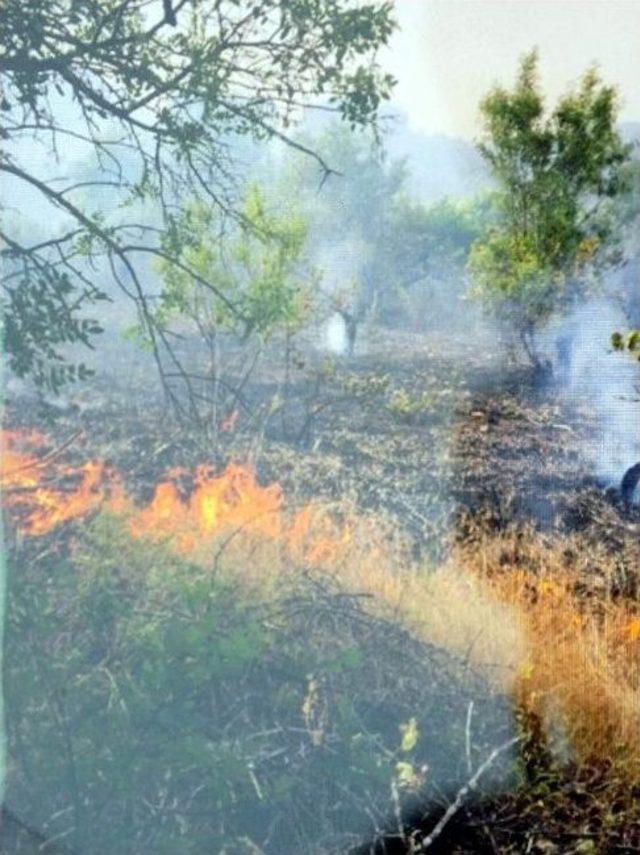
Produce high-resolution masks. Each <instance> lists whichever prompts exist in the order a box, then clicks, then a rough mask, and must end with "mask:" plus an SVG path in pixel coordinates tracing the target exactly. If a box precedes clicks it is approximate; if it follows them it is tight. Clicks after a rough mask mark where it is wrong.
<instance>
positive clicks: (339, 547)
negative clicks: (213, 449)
mask: <svg viewBox="0 0 640 855" xmlns="http://www.w3.org/2000/svg"><path fill="white" fill-rule="evenodd" d="M0 443H1V449H2V464H1V467H0V485H1V486H2V491H3V497H2V498H3V506H4V507H5V508H6V509H7V511H8V512H9V515H10V517H11V520H12V523H13V525H14V526H15V527H16V529H18V530H19V531H20V532H22V533H23V534H25V535H28V536H31V537H39V536H42V535H45V534H48V533H49V532H51V531H53V530H54V529H55V528H57V527H58V526H60V525H62V524H63V523H66V522H68V521H70V520H73V519H77V518H81V517H84V516H86V515H87V514H90V513H92V512H94V511H96V510H98V509H100V508H104V509H107V510H109V511H111V512H114V513H117V514H120V515H122V516H125V517H126V519H127V524H128V527H129V531H130V533H131V535H132V536H133V537H136V538H141V537H150V538H152V539H154V540H166V541H167V542H168V543H170V544H171V546H172V548H174V549H175V550H177V551H178V552H180V553H181V554H183V555H185V556H188V557H191V556H193V555H195V554H196V553H198V552H201V551H202V550H203V549H205V550H206V548H207V545H208V544H209V543H210V542H211V541H212V539H214V538H215V537H217V536H219V535H220V534H221V533H223V532H227V531H231V532H236V531H244V532H247V533H249V534H250V535H252V536H258V537H260V538H262V539H268V540H271V541H279V542H282V543H283V544H284V545H285V546H286V547H287V548H288V550H289V552H290V553H291V555H292V557H294V558H295V559H296V560H300V561H306V562H310V563H314V564H326V563H335V562H336V561H337V560H338V558H339V556H340V555H341V553H342V552H343V551H344V549H345V548H346V547H347V546H348V544H349V542H350V539H351V535H350V532H349V530H348V529H347V528H341V527H339V526H338V525H337V524H336V523H335V522H334V521H332V520H331V518H330V516H329V515H328V514H327V513H325V512H323V511H318V510H316V509H312V508H311V507H310V506H307V507H303V508H302V509H301V510H299V511H298V512H297V513H295V514H293V515H292V516H291V515H287V514H286V513H285V509H284V497H283V493H282V489H281V487H280V486H279V485H278V484H272V485H269V486H266V487H265V486H262V485H260V484H259V483H258V481H257V479H256V476H255V473H254V472H253V471H252V469H250V468H247V467H243V466H241V465H239V464H237V463H230V464H229V465H228V466H227V467H226V468H225V469H224V471H223V472H221V473H219V474H216V473H215V472H214V471H213V469H212V468H211V467H210V466H206V465H201V466H198V467H197V468H196V469H195V472H194V473H193V475H192V476H190V473H188V472H187V471H186V470H184V469H173V470H171V471H170V472H169V473H168V474H167V476H166V478H165V479H164V480H163V481H161V482H160V483H159V484H157V485H156V487H155V489H154V491H153V495H152V497H151V499H150V501H149V502H148V503H147V504H145V505H142V506H136V505H135V503H134V502H133V501H132V500H131V498H130V497H129V496H128V495H127V494H126V493H125V491H124V489H123V487H122V480H121V478H120V476H119V475H118V473H117V472H114V471H113V470H112V469H110V468H109V467H107V466H106V464H105V463H104V462H103V461H100V460H90V461H88V462H86V463H84V464H82V465H81V466H75V467H74V466H69V465H68V464H63V463H61V462H60V461H59V459H58V457H57V456H54V453H53V452H51V451H50V449H51V443H50V442H49V440H48V439H47V438H46V437H45V436H43V435H42V434H40V433H38V432H36V431H25V430H5V431H3V432H2V433H1V434H0ZM181 478H184V479H188V480H189V481H190V482H191V485H192V486H191V488H190V489H189V490H187V491H185V490H182V489H181V487H180V486H179V479H181Z"/></svg>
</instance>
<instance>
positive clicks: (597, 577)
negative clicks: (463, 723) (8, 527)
mask: <svg viewBox="0 0 640 855" xmlns="http://www.w3.org/2000/svg"><path fill="white" fill-rule="evenodd" d="M273 364H274V363H269V362H267V363H266V367H265V368H263V369H261V371H260V372H259V373H258V374H257V375H256V376H255V378H254V379H253V380H252V383H251V385H250V386H249V387H248V388H247V390H246V399H247V401H248V402H249V404H250V406H251V407H252V408H253V410H254V411H255V412H266V413H267V414H268V413H269V412H270V411H269V409H268V401H269V400H270V398H272V396H273V394H274V391H276V390H279V392H278V394H279V395H280V404H279V406H278V408H275V409H273V413H272V414H271V415H267V416H265V417H264V418H263V419H262V420H261V422H260V431H259V433H258V434H256V429H255V425H256V422H255V420H254V421H251V420H250V419H249V418H248V417H245V415H244V414H241V415H240V417H239V418H238V420H237V424H236V425H234V427H233V429H231V430H227V431H223V432H222V433H220V434H219V436H218V438H217V441H216V443H215V444H214V445H212V446H211V447H210V448H209V449H208V451H207V450H206V449H203V444H202V442H201V440H200V438H199V436H198V433H197V431H193V430H191V428H190V426H189V425H188V424H187V425H184V424H183V425H178V424H176V423H175V421H174V420H173V419H172V418H171V416H170V415H169V414H168V413H167V412H166V410H165V407H164V405H163V403H162V402H161V401H160V400H158V399H156V398H155V397H153V396H148V397H147V398H146V399H145V398H144V395H143V391H144V390H143V389H142V388H140V389H139V390H138V391H135V390H134V391H135V394H134V395H132V389H131V387H130V385H128V384H125V383H120V386H118V384H117V383H114V382H113V378H110V379H109V381H108V382H107V381H106V380H104V381H103V380H101V379H98V380H97V381H96V383H95V384H93V386H90V387H87V388H85V389H83V390H78V392H76V393H72V394H69V396H68V399H67V400H66V402H65V403H64V404H63V405H58V404H54V405H47V406H45V410H46V411H47V412H46V413H45V416H46V418H48V419H49V431H50V433H51V434H52V435H53V436H54V437H55V439H56V441H58V442H64V441H65V440H67V439H68V438H69V437H72V436H73V437H75V439H74V442H73V443H72V445H71V446H70V450H69V453H70V454H71V455H72V456H75V457H76V458H77V459H78V460H82V459H86V458H87V457H88V456H100V457H102V458H104V459H106V460H107V461H108V462H109V463H110V464H112V465H114V466H115V467H117V468H118V469H119V470H120V471H121V472H122V473H124V476H125V480H126V483H127V486H128V488H129V489H130V491H131V492H132V493H133V494H134V495H136V496H139V497H141V498H148V497H149V496H150V495H151V492H152V490H153V487H154V485H155V484H156V483H157V481H158V480H159V478H160V477H161V476H162V474H163V473H164V472H165V471H166V470H167V469H168V468H170V467H173V466H187V467H192V466H194V465H196V464H197V463H201V462H204V461H205V460H208V462H211V461H212V462H214V463H215V464H216V465H218V466H222V465H223V464H224V463H225V462H226V461H227V460H228V459H240V460H244V459H247V458H248V459H250V461H251V462H252V463H253V465H254V466H255V467H256V469H257V472H258V475H259V477H260V480H261V481H262V482H264V483H271V482H274V481H278V482H279V483H280V484H281V485H282V487H283V491H284V495H285V496H286V498H287V502H288V504H289V505H291V506H294V505H296V504H299V503H304V502H308V501H309V500H313V501H314V502H317V503H326V505H327V506H329V507H331V506H333V505H337V506H340V507H342V506H343V505H344V503H345V500H346V501H348V502H350V503H351V504H352V506H354V507H356V508H358V509H359V510H360V511H362V512H375V513H376V514H379V515H381V516H384V518H385V519H386V520H387V521H389V522H390V525H391V528H392V529H395V530H398V531H401V532H402V533H403V534H404V535H406V537H407V538H408V539H409V541H410V544H411V549H412V554H413V555H414V557H415V558H416V559H417V560H421V561H423V560H427V561H431V562H433V561H440V560H443V559H444V558H446V557H447V556H450V555H451V554H452V553H455V550H456V549H458V548H460V547H462V549H463V551H464V549H471V548H474V547H473V544H474V543H476V542H477V541H478V539H479V537H480V536H482V537H485V536H493V534H498V535H499V534H503V533H509V532H514V531H517V532H522V531H529V532H533V534H531V535H530V536H531V537H537V536H538V535H536V534H535V532H538V533H539V535H540V537H543V538H549V539H550V541H551V542H555V543H556V544H557V543H558V542H560V543H565V544H566V548H564V552H565V553H566V555H565V559H563V560H565V564H566V567H570V568H574V569H575V574H574V577H572V579H573V581H572V585H575V586H576V590H578V588H579V596H581V597H584V598H585V600H588V599H589V598H591V601H593V599H594V598H596V599H598V598H601V599H602V600H603V602H604V601H605V600H606V599H607V598H610V597H613V598H614V599H615V598H616V597H617V598H620V597H623V598H625V602H627V603H628V604H630V608H632V607H633V604H634V603H635V601H636V596H637V584H636V576H637V574H636V570H635V564H634V562H635V561H636V559H637V548H636V546H635V544H636V542H637V540H638V534H639V533H640V514H639V513H638V512H637V511H635V510H634V509H633V508H628V507H626V506H625V505H624V504H623V503H622V502H621V500H620V498H619V496H618V494H617V492H616V490H615V485H612V486H609V487H607V486H606V485H602V484H600V483H598V481H597V479H596V478H595V477H594V473H593V471H592V468H591V466H590V465H589V462H588V459H587V456H586V454H585V449H587V447H588V445H589V441H590V438H591V437H592V436H593V433H594V431H596V430H597V428H598V425H597V423H596V414H594V413H593V411H592V410H591V408H590V405H589V404H590V402H589V401H587V400H582V401H581V400H579V399H576V398H573V399H571V401H570V402H568V401H567V399H566V398H565V397H564V396H563V394H562V390H561V389H559V388H558V387H557V386H556V385H554V383H553V382H552V380H551V379H550V378H546V379H545V381H544V382H540V378H537V377H536V376H535V375H534V374H533V372H532V371H531V370H530V369H529V368H528V367H527V366H526V365H525V364H517V363H513V362H509V361H508V360H507V359H506V357H505V354H504V352H502V351H501V350H499V349H498V346H497V345H496V348H495V350H494V351H492V349H491V348H490V347H488V348H487V347H483V348H478V346H477V344H476V343H475V342H473V341H469V342H461V341H459V340H451V339H449V338H447V337H446V336H442V335H436V334H431V335H409V334H406V333H400V332H395V331H386V332H378V334H377V336H376V337H375V340H374V341H372V342H371V343H370V346H369V348H368V352H367V353H366V354H365V355H363V356H357V357H356V358H354V359H347V358H333V359H332V360H329V361H328V360H327V358H326V356H325V355H323V354H321V353H315V355H311V356H309V357H307V358H306V359H305V364H304V365H303V366H302V365H301V366H300V367H298V368H296V369H295V370H294V371H293V374H292V376H291V379H290V382H289V385H288V388H287V390H286V394H285V395H284V402H283V400H282V373H281V372H280V371H279V370H278V369H276V368H274V367H273ZM137 382H139V381H137ZM138 392H139V393H140V394H139V395H138ZM41 410H42V407H41V406H38V405H36V404H35V403H34V402H33V401H30V400H28V399H26V398H21V399H17V400H14V401H9V404H8V415H7V421H8V422H9V423H10V424H11V423H13V424H22V425H25V424H26V425H34V424H41V423H42V421H43V418H45V416H43V413H42V411H41ZM256 436H258V440H257V441H256ZM621 474H622V473H621ZM518 536H520V535H518ZM554 538H555V541H554ZM576 538H579V539H578V540H576ZM576 544H577V545H576ZM590 544H591V545H592V546H593V552H592V553H591V552H590V551H589V550H590V546H589V545H590ZM576 549H579V550H582V551H583V553H581V555H580V556H579V558H578V559H576V557H575V555H574V556H572V555H571V550H576ZM507 553H508V550H507V549H506V548H503V552H502V555H501V557H499V559H498V563H500V562H502V563H510V562H511V563H515V564H516V565H517V564H518V562H519V560H520V559H512V558H511V557H509V555H508V554H507ZM505 556H506V557H505ZM612 556H613V557H614V558H615V565H616V566H615V573H614V574H613V576H612V573H611V572H610V565H611V562H612V561H613V560H614V558H612ZM565 569H566V568H565ZM571 572H573V569H572V570H571ZM602 580H606V581H605V582H603V581H602ZM542 742H544V740H542ZM542 742H541V744H540V745H539V746H537V747H536V750H539V751H540V752H541V753H542V754H544V746H543V745H542ZM612 792H613V793H617V794H618V797H619V804H616V803H612V798H613V797H612ZM632 802H633V792H632V791H631V790H630V789H629V785H628V784H627V783H626V782H625V781H620V780H618V778H617V773H616V775H610V774H609V772H608V770H607V768H605V767H604V766H603V765H602V764H600V766H598V765H593V764H590V763H585V764H582V765H579V766H578V765H576V764H569V765H568V766H567V767H566V768H561V767H558V766H557V765H556V764H555V762H552V761H549V763H547V762H546V761H545V762H541V763H540V764H539V768H537V769H534V770H532V771H531V786H530V788H529V790H528V791H526V792H524V793H517V794H513V795H511V796H507V797H501V798H499V799H496V800H491V799H489V800H487V801H485V802H482V803H481V804H475V803H474V804H473V807H472V808H471V809H470V813H469V814H467V813H466V812H465V811H461V812H460V814H459V815H458V816H457V817H456V820H455V821H454V822H452V823H451V826H450V830H449V834H448V835H447V836H443V838H442V840H441V842H440V845H441V846H444V847H445V848H443V849H442V851H451V852H453V851H459V852H464V851H467V852H473V851H487V852H491V851H500V852H509V851H513V852H520V851H522V852H525V851H526V852H547V853H550V852H558V853H560V852H563V853H565V852H567V853H568V852H575V853H578V852H582V853H587V852H594V853H595V852H605V851H611V852H614V851H618V852H632V851H640V832H639V830H638V829H640V819H639V818H638V817H637V816H636V815H635V814H634V812H633V811H631V810H630V809H629V804H632ZM625 811H626V813H625ZM420 821H421V822H424V823H425V824H426V823H427V820H426V819H424V818H423V819H422V820H420ZM447 847H448V848H447ZM456 847H457V848H456ZM380 851H382V850H380ZM388 851H394V850H393V848H389V850H388ZM396 851H400V850H396ZM433 851H436V850H435V848H434V849H433Z"/></svg>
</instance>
